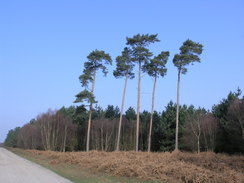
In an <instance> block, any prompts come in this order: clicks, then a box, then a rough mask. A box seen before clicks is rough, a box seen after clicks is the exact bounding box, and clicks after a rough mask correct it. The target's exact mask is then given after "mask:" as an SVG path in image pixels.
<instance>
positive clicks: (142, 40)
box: [126, 34, 159, 151]
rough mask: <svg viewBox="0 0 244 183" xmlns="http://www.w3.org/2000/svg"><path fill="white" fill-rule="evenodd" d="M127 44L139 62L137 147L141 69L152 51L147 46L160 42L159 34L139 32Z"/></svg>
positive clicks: (138, 121) (135, 59) (135, 60)
mask: <svg viewBox="0 0 244 183" xmlns="http://www.w3.org/2000/svg"><path fill="white" fill-rule="evenodd" d="M126 39H127V43H126V44H127V45H129V46H130V47H131V51H132V52H131V57H132V61H133V62H136V63H138V66H139V68H138V88H137V117H136V148H135V150H136V151H138V147H139V123H140V100H141V97H140V94H141V70H142V66H143V64H144V63H146V62H148V61H149V59H150V57H151V56H152V53H151V52H150V51H149V49H148V48H147V47H148V46H149V45H150V44H151V43H154V42H159V40H158V38H157V34H153V35H149V34H145V35H144V34H142V35H140V34H137V35H135V36H133V37H132V38H128V37H127V38H126Z"/></svg>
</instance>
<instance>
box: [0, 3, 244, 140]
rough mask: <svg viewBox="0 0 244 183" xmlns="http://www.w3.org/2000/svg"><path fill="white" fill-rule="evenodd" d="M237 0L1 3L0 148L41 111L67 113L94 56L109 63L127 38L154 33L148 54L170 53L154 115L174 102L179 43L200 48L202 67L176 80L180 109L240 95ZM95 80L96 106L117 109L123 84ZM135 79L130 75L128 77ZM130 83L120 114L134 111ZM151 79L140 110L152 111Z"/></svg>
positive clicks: (241, 16) (243, 44)
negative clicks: (102, 53) (124, 110)
mask: <svg viewBox="0 0 244 183" xmlns="http://www.w3.org/2000/svg"><path fill="white" fill-rule="evenodd" d="M243 10H244V1H243V0H239V1H238V0H233V1H229V0H215V1H212V0H205V1H197V0H185V1H182V0H178V1H176V0H168V1H162V0H150V1H149V0H103V1H101V0H90V1H85V0H76V1H75V0H69V1H68V0H66V1H64V0H52V1H50V0H42V1H33V0H29V1H27V0H22V1H17V0H6V1H4V0H3V1H1V2H0V101H1V105H0V142H1V141H4V139H5V137H6V134H7V132H8V130H10V129H12V128H15V127H16V126H22V125H23V124H24V123H26V122H28V121H29V120H30V119H31V118H35V117H36V116H37V115H38V114H39V113H42V112H46V111H47V110H48V108H52V109H59V108H60V107H62V106H66V107H68V106H70V105H73V103H72V102H73V101H74V99H75V94H77V93H78V92H79V91H81V90H82V88H81V86H80V83H79V80H78V77H79V75H80V74H81V73H82V70H83V63H84V62H85V61H86V56H87V55H88V54H89V53H90V52H91V51H92V50H94V49H101V50H105V51H106V52H108V53H109V54H110V55H111V56H112V57H113V59H114V58H115V57H116V56H117V55H119V54H120V52H121V51H122V49H123V48H124V46H125V42H126V41H125V38H126V36H128V37H131V36H133V35H135V34H137V33H141V34H146V33H149V34H154V33H158V37H159V39H160V40H161V42H159V43H156V44H155V45H153V46H151V47H150V49H151V50H152V51H153V53H154V54H158V53H159V52H160V51H167V50H168V51H170V53H171V56H170V59H169V61H168V64H167V67H168V74H167V76H166V77H165V78H161V79H160V80H158V87H157V90H156V103H155V105H156V106H155V107H156V110H158V111H162V110H163V109H164V107H165V105H166V104H167V103H168V102H169V101H170V100H173V101H174V102H175V101H176V82H177V80H176V79H177V70H176V68H175V67H174V66H173V64H172V58H173V55H174V54H176V53H178V48H179V47H180V46H181V44H182V42H183V41H185V40H186V39H188V38H189V39H192V40H193V41H197V42H200V43H202V44H203V45H204V52H203V54H202V56H201V59H202V63H200V64H195V65H194V66H190V67H189V72H188V73H187V75H184V76H182V82H181V84H182V85H181V86H182V87H181V103H184V104H187V105H190V104H193V105H195V106H201V107H205V108H206V109H211V107H212V105H213V104H216V103H218V102H219V101H220V100H221V99H222V98H224V97H226V96H227V94H228V93H229V91H230V90H231V91H235V90H236V89H237V87H238V86H239V87H240V89H241V90H242V91H243V92H244V80H243V78H244V77H243V76H244V74H243V73H244V72H243V68H244V56H243V53H244V11H243ZM113 69H114V65H113V66H111V67H109V71H110V73H109V74H108V77H107V78H103V77H102V75H101V74H100V75H99V78H98V79H97V83H96V86H95V95H96V97H97V100H98V101H99V103H98V105H100V106H102V107H104V108H105V107H106V106H107V105H108V104H113V105H118V106H120V103H121V95H122V88H123V79H119V80H116V79H114V78H113V76H112V70H113ZM135 72H137V69H136V70H135ZM136 79H137V78H135V79H134V80H132V81H130V82H129V85H128V91H127V92H128V93H127V96H126V102H125V105H126V108H128V107H129V106H132V107H136ZM152 84H153V83H152V79H150V78H149V77H148V76H144V77H143V78H142V107H141V108H142V110H143V109H146V110H149V109H150V106H151V90H152Z"/></svg>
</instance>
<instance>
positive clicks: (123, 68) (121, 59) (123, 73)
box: [113, 47, 134, 151]
mask: <svg viewBox="0 0 244 183" xmlns="http://www.w3.org/2000/svg"><path fill="white" fill-rule="evenodd" d="M133 67H134V64H133V63H132V60H131V55H130V50H129V49H128V48H127V47H126V48H124V50H123V52H122V55H121V56H118V57H117V58H116V70H114V73H113V74H114V77H116V78H120V77H125V83H124V91H123V96H122V103H121V109H120V118H119V128H118V137H117V143H116V151H119V144H120V136H121V135H120V134H121V124H122V117H123V112H124V101H125V94H126V87H127V80H128V78H129V79H133V78H134V73H133V72H132V70H133Z"/></svg>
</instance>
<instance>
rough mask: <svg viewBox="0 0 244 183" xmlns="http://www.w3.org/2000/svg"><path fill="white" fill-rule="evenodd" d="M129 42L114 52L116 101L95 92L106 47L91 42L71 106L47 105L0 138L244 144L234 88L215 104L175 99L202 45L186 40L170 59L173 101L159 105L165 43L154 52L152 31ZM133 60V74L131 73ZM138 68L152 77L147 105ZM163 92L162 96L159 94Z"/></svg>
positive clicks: (92, 146) (198, 146)
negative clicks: (132, 82) (119, 81)
mask: <svg viewBox="0 0 244 183" xmlns="http://www.w3.org/2000/svg"><path fill="white" fill-rule="evenodd" d="M126 41H127V43H126V45H127V47H125V48H124V50H123V51H122V52H121V55H120V56H117V57H116V59H115V65H116V68H115V70H114V71H113V75H114V77H116V78H124V81H125V82H124V91H123V96H122V101H121V107H120V108H119V107H117V106H114V105H108V106H107V108H105V109H103V108H101V107H99V105H98V104H97V103H98V101H96V97H95V94H94V88H95V82H96V76H97V72H99V71H102V72H103V73H104V76H106V75H107V73H108V70H107V68H106V65H111V64H112V62H113V61H112V58H111V57H110V55H109V54H108V53H106V52H104V51H102V50H94V51H92V52H91V53H90V54H89V55H88V56H87V59H88V61H86V62H84V70H83V73H82V74H81V75H80V77H79V81H80V83H81V85H82V87H83V89H84V90H82V91H81V92H80V93H78V94H77V95H76V96H75V97H76V99H75V101H74V102H75V103H78V105H76V106H70V107H62V108H61V109H59V110H51V109H49V110H48V111H47V112H44V113H41V114H39V115H38V116H37V117H34V118H33V119H31V120H30V121H29V122H27V123H26V124H25V125H24V126H22V127H16V128H15V129H12V130H10V131H9V133H8V134H7V137H6V139H5V142H4V145H5V146H8V147H18V148H24V149H37V150H52V151H61V152H65V151H89V150H99V151H119V150H121V151H131V150H135V151H153V152H157V151H174V150H178V149H179V150H181V151H189V152H203V151H211V152H217V153H218V152H223V153H230V154H234V153H243V152H244V97H243V96H242V94H241V90H240V89H239V88H238V89H237V90H236V91H234V92H233V91H232V92H230V93H229V94H228V96H226V98H224V99H222V100H221V101H220V102H219V103H218V104H214V105H213V106H212V110H211V111H210V110H206V109H204V108H196V107H195V106H193V105H190V106H187V105H184V104H182V105H180V79H181V76H182V75H184V74H186V73H187V72H188V66H190V65H193V64H195V63H200V60H201V59H200V56H201V53H202V51H203V45H201V44H200V43H197V42H194V41H192V40H189V39H188V40H186V41H185V42H183V44H182V46H181V47H180V49H179V50H180V52H179V53H178V54H175V55H174V58H173V60H172V62H173V64H174V66H175V67H176V68H177V70H178V76H177V78H178V79H177V102H176V103H174V102H173V101H169V103H168V104H167V105H166V106H165V108H164V109H162V110H161V111H155V110H154V101H155V100H157V99H155V96H154V95H155V90H156V86H157V85H156V84H157V79H158V78H159V77H166V73H167V68H166V64H167V61H168V57H169V55H170V52H169V51H162V52H161V53H160V54H159V55H153V53H152V52H151V51H150V50H149V45H151V44H153V43H156V42H159V39H158V38H157V34H153V35H149V34H145V35H141V34H137V35H135V36H133V37H131V38H129V37H127V38H126ZM135 66H137V67H138V70H137V71H138V76H135V71H134V70H135ZM142 73H146V74H147V75H149V76H150V77H152V78H153V82H154V85H153V88H152V103H151V104H150V105H151V111H146V110H141V108H140V100H141V97H140V94H141V91H140V87H141V79H142V76H141V75H142ZM135 77H136V79H137V80H138V86H137V108H136V109H134V108H132V107H129V108H128V109H126V110H124V102H125V95H126V87H127V82H129V79H133V78H135ZM162 97H163V96H162Z"/></svg>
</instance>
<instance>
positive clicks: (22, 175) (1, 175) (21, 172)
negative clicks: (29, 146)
mask: <svg viewBox="0 0 244 183" xmlns="http://www.w3.org/2000/svg"><path fill="white" fill-rule="evenodd" d="M0 183H72V182H71V181H69V180H67V179H65V178H63V177H61V176H59V175H57V174H55V173H54V172H52V171H50V170H48V169H46V168H44V167H41V166H40V165H37V164H35V163H33V162H31V161H28V160H26V159H24V158H21V157H19V156H17V155H15V154H13V153H12V152H10V151H8V150H6V149H4V148H0Z"/></svg>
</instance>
